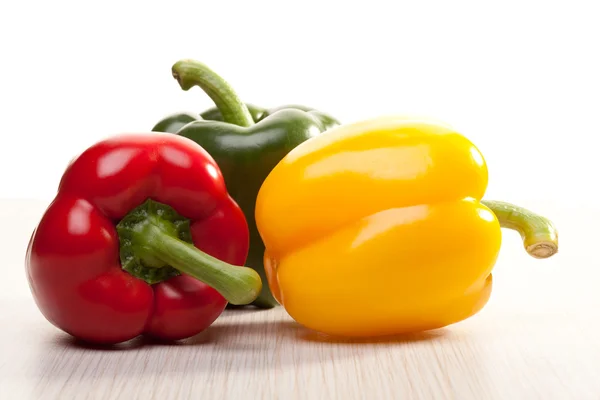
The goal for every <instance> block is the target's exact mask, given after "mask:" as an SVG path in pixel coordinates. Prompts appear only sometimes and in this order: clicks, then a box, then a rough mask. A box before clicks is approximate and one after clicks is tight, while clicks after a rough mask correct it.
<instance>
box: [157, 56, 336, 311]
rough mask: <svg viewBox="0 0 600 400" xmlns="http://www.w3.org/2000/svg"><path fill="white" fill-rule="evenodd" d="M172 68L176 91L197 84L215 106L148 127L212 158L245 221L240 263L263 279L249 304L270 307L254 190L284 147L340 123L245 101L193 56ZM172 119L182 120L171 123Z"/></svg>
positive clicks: (308, 112)
mask: <svg viewBox="0 0 600 400" xmlns="http://www.w3.org/2000/svg"><path fill="white" fill-rule="evenodd" d="M172 73H173V76H174V77H175V79H176V80H177V81H178V83H179V85H180V86H181V88H182V90H185V91H187V90H189V89H191V88H192V87H193V86H196V85H197V86H199V87H201V88H202V89H203V90H204V91H205V92H206V94H207V95H208V96H210V98H211V99H212V100H213V102H214V103H215V105H216V108H213V109H209V110H207V111H205V112H204V113H202V114H201V115H198V116H195V115H193V114H177V115H175V116H172V117H169V118H171V119H169V118H167V119H164V120H162V121H161V122H159V123H158V124H157V125H156V126H155V127H154V128H153V130H154V131H162V132H172V133H176V134H177V135H180V136H184V137H187V138H190V139H192V140H193V141H195V142H196V143H198V144H200V145H201V146H202V147H203V148H204V149H205V150H206V151H208V153H209V154H210V155H211V156H212V157H213V158H214V159H215V161H216V162H217V164H218V165H219V168H220V169H221V172H222V174H223V178H224V180H225V184H226V185H227V190H228V192H229V193H230V194H231V196H232V197H233V199H234V200H235V201H236V202H237V203H238V204H239V206H240V207H241V209H242V211H243V212H244V215H245V216H246V219H247V221H248V227H249V230H250V251H249V254H248V259H247V262H246V266H248V267H250V268H253V269H255V270H256V271H257V272H258V273H259V275H260V276H261V278H262V279H263V282H265V284H263V289H262V292H261V294H260V296H259V297H258V298H257V299H256V300H255V301H254V302H253V303H252V304H253V305H255V306H257V307H260V308H271V307H274V306H276V305H277V301H276V300H275V299H274V297H273V296H272V294H271V292H270V290H269V285H267V284H266V281H267V278H266V275H265V272H264V265H263V255H264V251H265V246H264V244H263V242H262V239H261V237H260V234H259V233H258V229H257V228H256V222H255V219H254V208H255V202H256V197H257V195H258V191H259V189H260V187H261V185H262V183H263V181H264V180H265V179H266V177H267V175H269V173H270V172H271V170H272V169H273V168H274V167H275V165H277V163H279V161H280V160H281V159H282V158H283V157H284V156H285V155H286V154H287V153H288V152H289V151H291V150H292V149H294V148H295V147H296V146H298V145H299V144H300V143H302V142H304V141H306V140H307V139H309V138H311V137H313V136H316V135H319V134H321V133H323V132H325V131H327V130H328V129H329V128H331V127H334V126H337V125H339V124H340V123H339V122H338V121H337V120H336V119H335V118H333V117H332V116H330V115H328V114H326V113H323V112H320V111H317V110H313V109H311V108H309V107H305V106H299V105H290V106H281V107H277V108H274V109H270V110H267V109H261V108H259V107H256V106H252V105H246V104H245V103H243V102H242V101H241V100H240V98H239V97H238V95H237V94H236V93H235V92H234V90H233V89H232V88H231V86H229V84H228V83H227V82H226V81H225V80H223V79H222V78H221V77H220V76H218V75H217V74H216V73H215V72H214V71H212V70H211V69H209V68H208V67H207V66H206V65H204V64H202V63H200V62H198V61H194V60H181V61H178V62H177V63H175V64H174V65H173V67H172ZM186 118H187V119H186ZM177 124H183V125H181V126H179V127H177ZM175 128H176V129H175Z"/></svg>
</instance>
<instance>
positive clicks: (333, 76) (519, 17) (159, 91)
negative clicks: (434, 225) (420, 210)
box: [0, 0, 600, 213]
mask: <svg viewBox="0 0 600 400" xmlns="http://www.w3.org/2000/svg"><path fill="white" fill-rule="evenodd" d="M597 16H598V13H597V12H595V7H594V2H593V1H588V2H583V1H556V2H544V1H504V2H482V1H437V2H431V1H419V2H416V1H415V2H400V1H388V2H383V1H374V0H372V1H368V2H364V1H361V2H358V1H357V2H348V1H346V2H341V1H302V2H289V1H261V0H253V1H247V2H243V1H238V2H233V1H211V2H206V1H169V2H142V1H118V2H117V1H103V2H95V3H91V2H75V1H72V2H68V1H62V0H56V1H48V2H42V1H18V2H2V5H1V6H0V37H1V38H2V39H1V40H2V53H1V57H2V60H1V61H2V62H1V63H0V71H1V73H0V102H1V104H0V105H1V109H2V123H1V125H0V126H1V130H2V139H3V145H2V146H1V147H0V171H1V172H0V173H1V185H0V198H4V197H10V198H36V199H44V200H50V199H51V198H52V197H53V195H54V193H55V189H56V186H57V184H58V181H59V179H60V176H61V175H62V173H63V170H64V167H65V165H66V163H67V162H68V161H69V160H70V159H71V158H72V157H73V156H74V155H75V154H77V153H79V152H80V151H81V150H82V149H83V148H85V147H87V146H88V145H90V144H92V143H94V142H95V141H96V140H98V139H100V138H102V137H105V136H108V135H112V134H115V133H120V132H128V131H146V130H150V129H151V127H152V126H153V125H154V124H155V123H156V122H157V121H158V120H159V119H160V118H161V117H163V116H165V115H167V114H170V113H173V112H178V111H180V110H187V111H194V112H199V111H201V110H204V109H205V108H207V107H210V106H211V105H212V104H211V102H210V99H209V98H208V97H207V96H205V95H204V93H202V92H201V91H200V89H199V88H197V87H196V88H193V89H192V90H191V91H189V92H183V91H182V90H181V89H179V86H178V85H177V83H176V81H175V80H174V79H173V78H172V77H171V74H170V68H171V65H172V64H173V63H174V62H175V61H177V60H178V59H180V58H195V59H198V60H200V61H202V62H204V63H206V64H207V65H209V66H210V67H211V68H213V69H214V70H216V71H217V72H218V73H220V74H221V75H222V76H223V77H224V78H225V79H226V80H227V81H229V82H230V83H231V84H232V85H233V86H234V88H235V89H236V90H237V92H238V93H239V94H240V96H241V97H242V98H243V99H244V100H245V101H246V102H251V103H255V104H259V105H264V106H268V107H270V106H277V105H280V104H286V103H303V104H307V105H310V106H313V107H316V108H321V109H323V110H325V111H327V112H329V113H331V114H333V115H335V116H336V117H337V118H338V119H340V120H342V122H353V121H357V120H361V119H366V118H373V117H377V116H380V115H386V114H394V113H399V114H406V113H410V114H419V115H426V116H431V117H433V118H437V119H441V120H443V121H445V122H447V123H449V124H451V125H453V126H454V127H455V128H457V129H458V130H459V131H460V132H461V133H463V134H464V135H466V136H467V137H469V138H470V139H471V140H472V141H473V142H474V143H475V144H476V145H477V146H478V147H479V148H480V149H481V151H482V152H483V154H484V156H485V158H486V160H487V162H488V165H489V169H490V185H489V188H488V193H487V197H488V198H502V199H505V200H509V201H515V202H521V203H522V204H524V205H533V204H535V205H536V207H542V209H541V211H543V212H546V213H552V212H553V211H554V210H555V209H556V208H561V209H564V208H565V207H566V208H571V207H575V208H576V207H578V206H580V205H581V204H584V203H586V202H587V203H589V202H591V199H590V197H589V196H590V195H591V194H592V193H593V192H592V190H595V188H594V186H595V185H596V183H597V171H598V161H597V158H598V157H597V148H596V146H595V145H593V144H592V143H595V142H594V141H595V139H596V138H597V137H598V134H599V133H600V132H599V129H600V128H599V126H600V125H599V124H598V115H599V113H600V94H599V93H600V78H599V76H600V58H599V57H598V48H599V47H598V41H599V40H600V24H598V20H597ZM538 209H539V208H538Z"/></svg>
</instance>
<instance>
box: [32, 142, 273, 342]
mask: <svg viewBox="0 0 600 400" xmlns="http://www.w3.org/2000/svg"><path fill="white" fill-rule="evenodd" d="M248 246H249V233H248V225H247V223H246V219H245V217H244V214H243V213H242V211H241V209H240V208H239V207H238V205H237V204H236V203H235V202H234V200H233V199H232V198H231V197H230V196H229V194H228V192H227V190H226V187H225V183H224V181H223V178H222V176H221V171H220V169H219V167H218V166H217V164H216V163H215V161H214V160H213V159H212V158H211V156H210V155H209V154H208V153H207V152H206V151H205V150H204V149H203V148H202V147H200V146H199V145H197V144H195V143H194V142H192V141H191V140H189V139H186V138H183V137H180V136H177V135H170V134H160V133H151V134H147V133H141V134H128V135H120V136H116V137H112V138H108V139H106V140H103V141H100V142H99V143H97V144H95V145H93V146H91V147H90V148H88V149H87V150H85V151H84V152H83V153H82V154H81V155H79V156H78V157H77V158H75V159H74V160H73V161H72V162H71V163H70V164H69V165H68V167H67V169H66V171H65V173H64V175H63V177H62V179H61V181H60V185H59V189H58V192H57V195H56V197H55V199H54V200H53V202H52V203H51V204H50V206H49V207H48V209H47V210H46V211H45V213H44V215H43V217H42V218H41V221H40V223H39V225H38V226H37V228H36V229H35V230H34V232H33V234H32V237H31V239H30V242H29V246H28V249H27V257H26V269H27V277H28V280H29V285H30V288H31V291H32V294H33V297H34V299H35V302H36V304H37V306H38V307H39V309H40V311H41V312H42V314H43V315H44V316H45V317H46V318H47V319H48V320H49V321H50V322H51V323H52V324H54V325H55V326H56V327H58V328H60V329H62V330H63V331H65V332H67V333H69V334H71V335H73V336H75V337H77V338H79V339H82V340H84V341H88V342H94V343H105V344H110V343H118V342H123V341H127V340H129V339H132V338H134V337H136V336H138V335H141V334H144V335H149V336H153V337H155V338H158V339H163V340H178V339H184V338H187V337H190V336H193V335H195V334H197V333H199V332H201V331H202V330H204V329H206V328H207V327H208V326H210V325H211V324H212V323H213V322H214V321H215V320H216V319H217V318H218V317H219V315H220V314H221V313H222V312H223V310H224V309H225V306H226V305H227V302H228V301H229V302H231V303H232V304H249V303H251V302H252V301H253V300H254V299H255V298H256V297H257V296H258V294H259V293H260V290H261V288H262V282H261V280H260V277H259V275H258V274H257V273H256V272H255V271H254V270H253V269H250V268H247V267H244V266H243V264H244V263H245V261H246V257H247V254H248Z"/></svg>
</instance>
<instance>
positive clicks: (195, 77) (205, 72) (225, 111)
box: [171, 59, 254, 127]
mask: <svg viewBox="0 0 600 400" xmlns="http://www.w3.org/2000/svg"><path fill="white" fill-rule="evenodd" d="M171 71H172V73H173V77H174V78H175V79H176V80H177V82H178V83H179V86H181V89H183V90H186V91H187V90H189V89H191V88H192V87H193V86H199V87H200V88H202V90H204V92H205V93H206V94H207V95H208V96H209V97H210V98H211V99H212V101H213V102H214V103H215V105H216V106H217V108H218V109H219V111H220V112H221V115H222V116H223V121H225V122H228V123H230V124H235V125H239V126H243V127H249V126H252V125H253V124H254V120H253V119H252V115H251V114H250V111H249V110H248V107H247V106H246V104H244V103H243V102H242V100H241V99H240V98H239V96H238V95H237V93H236V92H235V91H234V90H233V88H232V87H231V86H230V85H229V83H227V82H226V81H225V80H224V79H223V78H221V77H220V76H219V75H217V74H216V73H215V72H214V71H213V70H211V69H210V68H208V67H207V66H206V65H204V64H203V63H201V62H199V61H195V60H188V59H185V60H180V61H177V62H176V63H175V64H174V65H173V67H172V68H171Z"/></svg>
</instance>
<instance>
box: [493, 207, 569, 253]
mask: <svg viewBox="0 0 600 400" xmlns="http://www.w3.org/2000/svg"><path fill="white" fill-rule="evenodd" d="M481 203H482V204H484V205H485V206H486V207H488V208H489V209H490V210H492V211H493V212H494V214H496V217H497V218H498V221H499V222H500V226H501V227H503V228H508V229H513V230H515V231H517V232H519V234H520V235H521V238H522V239H523V246H524V247H525V250H526V251H527V253H528V254H529V255H531V256H532V257H535V258H548V257H551V256H553V255H554V254H556V253H557V252H558V232H557V230H556V227H555V226H554V224H553V223H552V221H550V220H549V219H548V218H546V217H543V216H541V215H538V214H536V213H534V212H533V211H530V210H527V209H525V208H523V207H519V206H516V205H514V204H511V203H507V202H504V201H498V200H482V201H481Z"/></svg>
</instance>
